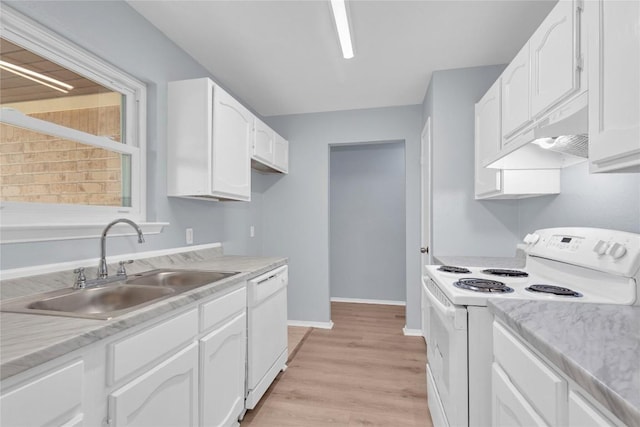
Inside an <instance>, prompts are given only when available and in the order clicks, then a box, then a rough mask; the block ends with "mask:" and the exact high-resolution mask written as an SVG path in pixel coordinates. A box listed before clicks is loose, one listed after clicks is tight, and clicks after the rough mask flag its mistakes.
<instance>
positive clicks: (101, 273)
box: [98, 218, 144, 279]
mask: <svg viewBox="0 0 640 427" xmlns="http://www.w3.org/2000/svg"><path fill="white" fill-rule="evenodd" d="M120 222H124V223H126V224H129V225H130V226H132V227H133V228H134V229H135V230H136V233H138V243H144V235H143V234H142V229H140V226H139V225H138V224H136V223H135V222H133V221H131V220H130V219H127V218H119V219H116V220H115V221H112V222H110V223H109V224H107V226H106V227H105V228H104V230H103V231H102V237H100V264H99V265H98V279H106V278H107V277H108V276H109V272H108V271H107V233H108V232H109V230H110V229H111V227H113V226H114V225H116V224H118V223H120Z"/></svg>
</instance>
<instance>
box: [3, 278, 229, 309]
mask: <svg viewBox="0 0 640 427" xmlns="http://www.w3.org/2000/svg"><path fill="white" fill-rule="evenodd" d="M234 274H237V273H235V272H220V271H196V270H173V269H160V270H152V271H149V272H147V273H142V274H136V275H134V276H130V278H129V280H127V281H126V282H124V283H116V284H111V285H105V286H97V287H93V288H86V289H70V288H67V289H61V290H57V291H52V292H46V293H42V294H37V295H31V296H28V297H22V298H16V299H12V300H9V301H6V302H4V303H2V304H1V305H0V311H5V312H12V313H30V314H46V315H53V316H65V317H81V318H87V319H104V320H106V319H111V318H113V317H117V316H121V315H123V314H125V313H128V312H130V311H133V310H136V309H138V308H141V307H143V306H145V305H149V304H152V303H154V302H157V301H159V300H161V299H164V298H169V297H171V296H174V295H178V294H180V293H183V292H186V291H189V290H191V289H195V288H197V287H199V286H203V285H207V284H210V283H213V282H216V281H218V280H222V279H225V278H227V277H230V276H233V275H234Z"/></svg>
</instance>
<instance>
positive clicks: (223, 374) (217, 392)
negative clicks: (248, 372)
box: [200, 312, 247, 427]
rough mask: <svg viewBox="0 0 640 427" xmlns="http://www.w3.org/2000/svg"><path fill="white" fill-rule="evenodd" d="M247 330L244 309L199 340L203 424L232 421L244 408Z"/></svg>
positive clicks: (213, 424)
mask: <svg viewBox="0 0 640 427" xmlns="http://www.w3.org/2000/svg"><path fill="white" fill-rule="evenodd" d="M246 330H247V317H246V314H245V313H244V312H243V313H242V314H240V315H238V316H236V317H234V318H233V319H232V320H231V321H229V322H228V323H226V324H225V325H223V326H222V327H220V328H218V329H217V330H215V331H213V332H212V333H210V334H209V335H207V336H206V337H204V338H202V339H201V340H200V369H201V383H200V417H201V418H200V419H201V425H202V426H220V427H222V426H229V425H233V424H234V423H235V422H236V421H237V420H238V416H239V415H240V414H241V413H242V411H243V409H244V393H245V389H244V388H245V355H246V350H245V349H246Z"/></svg>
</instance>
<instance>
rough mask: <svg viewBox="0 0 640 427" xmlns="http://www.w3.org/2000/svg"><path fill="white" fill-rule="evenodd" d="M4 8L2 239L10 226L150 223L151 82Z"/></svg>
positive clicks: (0, 20)
mask: <svg viewBox="0 0 640 427" xmlns="http://www.w3.org/2000/svg"><path fill="white" fill-rule="evenodd" d="M1 6H2V10H1V12H2V14H1V15H2V16H1V17H0V25H1V26H0V33H1V34H2V38H1V40H0V61H1V62H0V107H1V110H0V209H1V211H0V212H1V219H2V224H1V225H2V234H3V236H2V241H3V243H4V242H6V241H7V239H5V237H6V231H7V230H9V229H11V228H12V227H13V228H16V227H17V228H20V227H30V226H31V227H33V226H34V225H43V224H44V225H47V226H48V227H54V226H55V225H56V224H60V225H64V226H65V227H66V228H68V227H69V226H70V225H78V226H83V225H84V226H86V225H87V224H106V223H107V222H108V221H111V220H113V219H114V218H117V217H126V218H129V219H132V220H134V221H138V222H144V221H145V219H146V218H145V215H146V209H145V194H146V192H145V185H146V183H145V179H144V177H145V158H146V156H145V127H146V88H145V86H144V84H143V83H141V82H139V81H137V80H135V79H133V78H132V77H130V76H128V75H127V74H124V73H123V72H122V71H120V70H118V69H116V68H114V67H112V66H111V65H109V64H107V63H105V62H104V61H102V60H100V59H98V58H96V57H94V56H93V55H91V54H89V53H87V52H85V51H83V50H82V49H80V48H78V47H77V46H75V45H73V44H71V43H69V42H68V41H66V40H64V39H62V38H61V37H59V36H57V35H55V34H53V33H51V32H49V31H48V30H46V29H44V28H43V27H41V26H40V25H38V24H36V23H34V22H33V21H31V20H29V19H27V18H25V17H23V16H22V15H20V14H18V13H17V12H15V11H13V10H12V9H10V8H7V7H6V6H4V5H1ZM30 240H39V239H33V238H31V239H30ZM45 240H46V239H45Z"/></svg>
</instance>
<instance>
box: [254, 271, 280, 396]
mask: <svg viewBox="0 0 640 427" xmlns="http://www.w3.org/2000/svg"><path fill="white" fill-rule="evenodd" d="M287 284H288V269H287V266H283V267H280V268H277V269H275V270H272V271H270V272H268V273H266V274H264V275H262V276H259V277H256V278H255V279H252V280H250V281H249V282H248V289H247V298H248V304H247V311H248V324H247V346H248V349H247V399H246V407H247V409H253V408H254V407H255V405H256V404H257V403H258V401H259V400H260V398H261V397H262V395H263V394H264V392H265V391H266V390H267V388H269V386H270V385H271V383H272V382H273V380H274V379H275V377H276V376H277V375H278V372H280V371H283V370H285V369H286V367H287V366H286V363H287V356H288V348H287Z"/></svg>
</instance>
